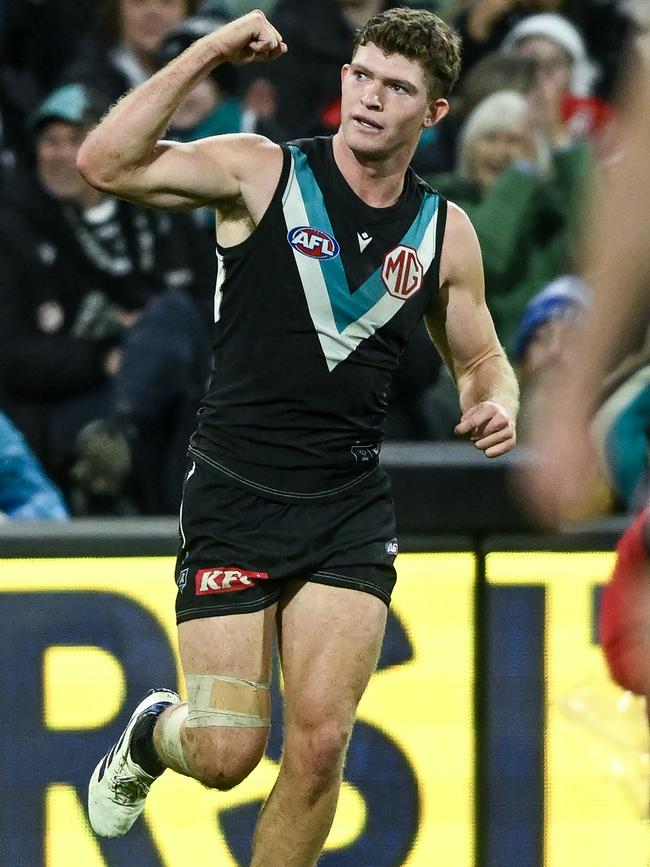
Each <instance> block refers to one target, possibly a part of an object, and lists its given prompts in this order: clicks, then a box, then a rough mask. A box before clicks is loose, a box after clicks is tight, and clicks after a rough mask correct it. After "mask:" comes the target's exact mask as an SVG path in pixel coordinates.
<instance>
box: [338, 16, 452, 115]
mask: <svg viewBox="0 0 650 867" xmlns="http://www.w3.org/2000/svg"><path fill="white" fill-rule="evenodd" d="M369 43H371V44H372V45H376V46H377V48H379V49H380V50H381V51H383V52H384V54H401V55H402V56H403V57H406V58H408V59H409V60H417V61H418V62H419V63H420V64H421V65H422V69H423V70H424V78H425V81H426V84H427V94H428V97H429V99H431V100H434V99H438V98H440V97H444V96H448V95H449V93H450V91H451V90H452V88H453V86H454V85H455V84H456V82H457V81H458V76H459V73H460V47H461V40H460V37H459V36H458V35H457V34H456V33H454V32H453V30H451V29H450V28H449V27H448V26H447V24H445V22H444V21H443V20H442V19H441V18H438V16H437V15H434V14H433V12H427V11H426V10H425V9H403V8H396V9H387V10H386V11H385V12H380V13H379V14H378V15H374V16H373V17H372V18H370V19H369V20H368V21H367V22H366V23H365V24H364V25H363V27H361V28H359V30H357V34H356V38H355V40H354V48H353V52H352V56H354V54H356V51H357V49H358V48H360V47H361V46H362V45H368V44H369Z"/></svg>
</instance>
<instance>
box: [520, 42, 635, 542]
mask: <svg viewBox="0 0 650 867" xmlns="http://www.w3.org/2000/svg"><path fill="white" fill-rule="evenodd" d="M628 90H629V93H628V99H627V103H626V105H625V106H624V110H623V113H622V117H621V123H622V132H623V147H622V150H621V154H620V157H619V160H618V162H617V163H616V165H614V166H612V167H610V168H609V170H608V172H607V178H606V179H605V181H604V182H603V184H602V186H601V189H600V191H599V193H598V195H597V197H596V200H595V202H594V206H593V209H592V210H593V214H594V217H593V219H592V222H591V226H590V228H589V233H588V238H589V245H588V250H587V267H586V275H585V276H586V280H587V283H588V285H589V288H590V290H591V292H592V310H591V314H590V316H589V317H588V318H587V321H586V322H585V324H584V327H582V328H580V329H579V330H578V331H577V333H576V335H575V339H574V342H573V344H572V345H571V346H570V347H569V349H568V351H567V353H566V357H567V358H568V359H570V362H569V363H565V364H564V365H563V366H562V368H561V369H559V370H557V371H555V375H553V376H549V377H547V378H546V379H545V380H544V382H543V383H541V385H540V391H539V399H538V400H537V401H536V404H537V405H538V406H539V414H538V416H537V417H536V418H535V419H534V420H533V423H532V424H531V441H530V446H531V448H532V451H533V453H534V455H535V461H534V462H531V463H530V465H529V466H528V467H527V468H526V469H525V474H524V476H523V479H522V481H523V485H522V491H523V496H524V501H525V502H526V503H527V504H528V505H529V507H530V508H531V510H532V512H533V514H534V515H535V517H537V519H538V520H540V521H541V522H542V523H544V524H548V525H551V526H555V525H557V524H560V523H562V522H563V521H565V520H567V519H569V518H571V517H572V516H574V515H576V514H580V513H581V510H582V508H583V505H584V504H585V502H586V501H588V499H589V498H590V496H591V493H592V490H593V489H594V486H595V484H596V479H595V470H594V468H595V466H596V464H597V462H596V457H595V452H594V445H593V442H592V440H591V435H590V428H591V423H592V419H593V415H594V411H595V410H596V408H597V405H598V400H599V397H600V393H601V387H602V384H603V381H604V380H605V378H606V376H607V374H608V373H609V372H610V371H611V370H612V369H613V368H614V367H616V366H617V365H618V364H619V363H620V362H621V360H622V358H624V356H625V355H626V354H627V353H628V352H629V351H630V349H631V348H633V347H635V346H637V347H638V343H639V340H640V338H641V336H642V335H643V333H644V330H645V329H647V327H648V323H649V322H650V61H649V60H648V58H647V56H646V58H645V60H642V59H640V60H639V63H638V66H637V67H636V69H635V70H634V75H633V76H632V77H630V79H629V81H628Z"/></svg>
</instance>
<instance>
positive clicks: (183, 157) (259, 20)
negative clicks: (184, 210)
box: [77, 11, 287, 208]
mask: <svg viewBox="0 0 650 867" xmlns="http://www.w3.org/2000/svg"><path fill="white" fill-rule="evenodd" d="M286 50H287V49H286V45H285V44H284V43H283V42H282V38H281V36H280V34H279V33H278V32H277V30H276V29H275V28H274V27H273V26H272V25H271V24H270V23H269V22H268V21H267V20H266V18H265V16H264V14H263V13H262V12H259V11H256V12H251V13H249V14H248V15H244V16H243V17H242V18H238V19H237V20H235V21H232V22H230V23H229V24H227V25H226V26H225V27H221V28H219V29H218V30H215V31H214V32H213V33H210V34H209V35H207V36H204V37H203V38H202V39H199V40H197V41H196V42H195V43H194V44H193V45H191V46H190V47H189V48H188V49H187V50H186V51H185V52H184V53H183V54H181V55H180V56H179V57H177V58H176V59H175V60H173V61H172V62H171V63H169V64H168V65H167V66H165V67H164V68H163V69H161V70H160V72H158V73H157V74H156V75H154V76H152V77H151V78H150V79H149V80H148V81H146V82H144V84H142V85H140V87H137V88H136V89H135V90H133V91H131V92H130V93H128V94H127V95H126V96H124V97H123V98H122V99H121V100H120V101H119V102H118V103H117V104H116V105H115V106H114V107H113V108H112V109H111V110H110V112H109V113H108V114H107V115H106V117H105V118H104V119H103V120H102V122H101V123H100V124H99V125H98V126H97V127H95V129H94V130H93V131H92V132H91V133H90V135H89V136H88V138H87V139H86V141H85V142H84V144H83V145H82V147H81V149H80V151H79V155H78V158H77V165H78V168H79V171H80V172H81V174H82V175H83V177H84V178H85V179H86V180H87V181H88V183H89V184H91V185H92V186H94V187H96V188H97V189H100V190H103V191H105V192H108V193H112V194H113V195H116V196H120V197H121V198H125V199H129V200H131V201H134V202H138V203H139V204H143V205H150V206H154V207H160V208H180V207H197V206H200V205H214V204H216V203H217V202H218V201H219V200H222V199H231V198H235V197H238V196H240V195H244V197H245V198H246V193H247V192H250V191H255V190H256V189H258V188H259V186H260V183H261V178H262V176H263V175H264V176H265V177H267V178H269V176H270V175H271V174H272V172H270V171H269V169H270V167H272V165H273V163H274V162H275V163H276V164H277V165H278V166H279V165H280V163H281V155H280V149H279V147H278V146H277V145H274V144H272V143H271V142H269V141H268V140H266V139H264V138H262V137H260V136H252V135H230V136H215V137H213V138H207V139H203V140H200V141H197V142H192V143H189V144H180V143H177V142H167V141H160V139H161V138H162V136H163V135H164V133H165V130H166V129H167V127H168V126H169V123H170V121H171V118H172V115H173V114H174V112H175V110H176V108H177V107H178V105H179V103H180V102H181V100H182V99H183V98H184V97H185V96H186V94H187V93H189V92H190V90H191V89H192V88H193V87H194V85H195V84H196V83H197V82H198V81H199V80H201V79H202V78H204V77H205V76H206V75H208V74H209V73H210V72H211V71H212V70H213V69H215V67H217V66H219V65H220V64H222V63H226V62H231V63H250V62H252V61H256V60H269V59H274V58H276V57H280V56H281V55H282V54H284V52H285V51H286ZM278 172H279V169H278ZM268 182H269V183H272V181H271V180H269V181H268Z"/></svg>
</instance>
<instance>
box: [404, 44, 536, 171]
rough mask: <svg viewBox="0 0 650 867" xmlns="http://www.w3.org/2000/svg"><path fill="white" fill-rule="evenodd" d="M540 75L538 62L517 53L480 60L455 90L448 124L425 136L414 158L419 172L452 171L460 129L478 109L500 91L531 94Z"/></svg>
mask: <svg viewBox="0 0 650 867" xmlns="http://www.w3.org/2000/svg"><path fill="white" fill-rule="evenodd" d="M537 73H538V70H537V64H536V62H535V61H534V60H532V59H531V58H529V57H522V56H519V55H517V54H504V53H503V52H501V51H493V52H492V53H491V54H487V55H486V56H485V57H483V58H482V59H481V60H479V61H478V63H477V64H476V65H475V66H474V67H472V69H471V70H470V72H469V73H468V74H467V75H466V76H464V77H463V79H462V81H461V83H460V85H459V87H458V88H457V89H456V90H455V91H454V98H453V100H452V101H451V103H450V109H449V114H448V115H447V117H446V118H445V122H444V123H443V124H439V125H438V126H435V127H433V129H432V130H431V134H430V135H429V136H428V137H425V136H424V134H423V136H422V139H421V142H420V146H419V147H418V149H417V150H416V152H415V156H414V159H413V166H414V168H415V169H416V171H418V172H419V173H420V174H422V175H425V174H431V173H433V172H436V173H441V172H452V171H453V170H454V168H455V166H456V154H457V151H458V136H459V134H460V130H461V129H462V126H463V124H464V123H465V121H466V120H467V118H468V117H469V115H470V113H471V112H472V111H473V110H474V108H476V106H477V105H478V104H479V103H480V102H482V101H483V100H484V99H485V98H486V97H488V96H490V94H492V93H496V92H497V91H498V90H516V91H517V92H518V93H523V94H524V95H526V94H528V93H530V92H531V91H532V90H533V89H534V87H535V86H536V84H537ZM425 132H426V131H425Z"/></svg>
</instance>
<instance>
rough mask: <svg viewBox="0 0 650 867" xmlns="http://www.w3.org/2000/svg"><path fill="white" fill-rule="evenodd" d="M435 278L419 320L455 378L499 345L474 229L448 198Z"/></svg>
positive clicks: (495, 349)
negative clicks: (428, 302) (431, 297)
mask: <svg viewBox="0 0 650 867" xmlns="http://www.w3.org/2000/svg"><path fill="white" fill-rule="evenodd" d="M440 281H441V282H440V290H439V292H438V295H437V296H436V298H435V299H434V301H433V302H432V304H431V306H430V307H429V309H428V311H427V313H426V315H425V321H426V325H427V329H428V331H429V334H430V335H431V339H432V340H433V342H434V343H435V345H436V348H437V349H438V351H439V352H440V354H441V356H442V358H443V359H444V361H445V363H446V365H447V367H448V368H449V371H450V372H451V374H452V376H453V377H454V380H455V381H456V382H457V383H460V381H461V380H462V378H463V377H464V376H465V375H467V374H468V373H470V372H471V371H472V370H473V369H474V368H475V367H476V366H477V365H478V364H480V363H481V362H482V361H484V360H485V359H486V358H489V357H490V356H491V355H493V354H495V353H498V354H501V352H502V350H501V347H500V345H499V341H498V339H497V336H496V333H495V330H494V324H493V322H492V317H491V315H490V312H489V311H488V308H487V305H486V303H485V283H484V278H483V263H482V259H481V249H480V246H479V242H478V239H477V237H476V232H475V231H474V228H473V226H472V224H471V223H470V221H469V219H468V217H467V215H466V214H465V213H464V211H462V210H461V209H460V208H458V207H457V206H456V205H454V204H453V203H451V202H450V203H449V210H448V217H447V226H446V229H445V237H444V241H443V249H442V257H441V263H440Z"/></svg>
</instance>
